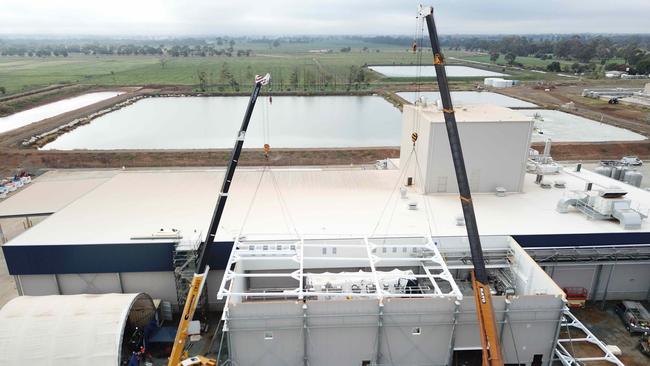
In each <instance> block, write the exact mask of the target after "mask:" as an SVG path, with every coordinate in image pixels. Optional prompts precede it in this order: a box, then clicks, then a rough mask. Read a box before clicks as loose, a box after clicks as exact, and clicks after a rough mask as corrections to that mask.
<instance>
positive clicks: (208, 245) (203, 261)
mask: <svg viewBox="0 0 650 366" xmlns="http://www.w3.org/2000/svg"><path fill="white" fill-rule="evenodd" d="M270 80H271V75H269V74H266V75H265V76H259V75H257V76H255V87H254V88H253V93H252V94H251V97H250V100H249V101H248V106H247V107H246V113H245V114H244V120H243V121H242V123H241V127H240V128H239V133H238V134H237V139H236V140H235V146H234V147H233V148H232V152H231V155H230V163H228V169H227V170H226V175H224V177H223V183H222V184H221V191H220V192H219V198H218V199H217V205H216V207H215V208H214V212H213V213H212V220H211V221H210V228H209V229H208V236H207V237H206V239H205V243H204V244H203V245H202V248H201V251H200V253H199V261H198V266H197V270H196V271H197V273H201V272H203V270H204V269H205V266H206V265H207V263H208V259H209V257H210V250H211V249H212V245H213V244H214V236H215V235H216V234H217V229H218V228H219V223H220V222H221V216H222V215H223V210H224V208H225V207H226V200H228V191H229V190H230V184H231V183H232V177H233V176H234V175H235V169H237V163H239V156H240V155H241V150H242V147H243V146H244V139H245V138H246V131H247V130H248V123H249V122H250V120H251V116H252V115H253V108H255V102H256V101H257V97H258V96H259V94H260V90H261V89H262V85H266V84H268V83H269V81H270Z"/></svg>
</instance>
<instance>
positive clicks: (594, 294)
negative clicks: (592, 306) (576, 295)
mask: <svg viewBox="0 0 650 366" xmlns="http://www.w3.org/2000/svg"><path fill="white" fill-rule="evenodd" d="M602 271H603V265H602V264H599V265H597V266H596V278H595V279H594V284H593V286H592V287H591V298H592V299H593V300H594V301H596V300H597V299H598V287H599V286H600V274H601V273H602Z"/></svg>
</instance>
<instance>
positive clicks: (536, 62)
mask: <svg viewBox="0 0 650 366" xmlns="http://www.w3.org/2000/svg"><path fill="white" fill-rule="evenodd" d="M455 57H456V56H455ZM457 57H458V58H462V59H464V60H470V61H478V62H486V63H492V62H491V61H490V55H487V54H473V55H464V56H463V55H460V56H457ZM553 61H558V62H559V63H560V65H562V66H571V65H572V64H574V63H575V61H567V60H560V59H546V60H542V59H539V58H537V57H521V56H517V58H516V59H515V62H518V63H521V64H522V65H524V66H526V67H537V68H546V66H547V65H548V64H550V63H551V62H553ZM593 62H595V63H597V64H599V63H600V61H599V60H593ZM607 62H608V63H610V62H615V63H623V62H624V60H623V59H611V60H608V61H607ZM496 64H497V65H506V64H507V62H506V60H505V58H504V55H499V58H498V59H497V60H496Z"/></svg>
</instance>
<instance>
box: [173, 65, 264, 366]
mask: <svg viewBox="0 0 650 366" xmlns="http://www.w3.org/2000/svg"><path fill="white" fill-rule="evenodd" d="M270 80H271V75H269V74H266V75H264V76H259V75H257V76H255V87H254V88H253V93H252V94H251V97H250V100H249V101H248V106H247V107H246V113H245V114H244V120H243V121H242V124H241V127H240V128H239V132H238V133H237V139H236V140H235V146H234V147H233V148H232V152H231V154H230V162H229V163H228V169H227V170H226V174H225V175H224V177H223V183H222V184H221V191H219V198H218V199H217V205H216V206H215V208H214V212H213V213H212V221H210V228H209V229H208V236H207V238H206V240H205V242H204V243H203V245H202V246H201V248H200V251H199V257H198V264H197V269H196V273H195V274H194V277H193V278H192V283H191V284H190V289H189V293H188V296H187V300H186V301H185V306H184V307H183V313H182V314H181V319H180V322H179V324H178V329H177V330H176V337H175V339H174V345H173V347H172V351H171V354H170V356H169V360H168V363H167V364H168V366H215V365H216V364H217V362H216V360H213V359H209V358H206V357H204V356H194V357H190V358H187V359H185V360H183V361H181V358H182V357H183V350H184V348H185V343H186V339H187V334H188V330H189V325H190V322H191V321H192V318H193V317H194V312H195V311H196V308H197V306H198V304H199V298H200V297H201V293H202V292H203V286H204V284H205V281H206V279H207V277H208V271H209V270H210V266H208V261H209V258H210V250H211V249H212V245H213V244H214V237H215V235H216V233H217V229H218V228H219V223H220V222H221V216H222V215H223V210H224V208H225V207H226V200H227V199H228V191H229V190H230V184H231V183H232V178H233V176H234V175H235V169H237V163H238V162H239V156H240V155H241V151H242V148H243V146H244V139H245V138H246V131H247V130H248V124H249V123H250V120H251V116H252V115H253V109H254V108H255V102H256V101H257V97H258V96H259V94H260V90H261V89H262V86H263V85H266V84H268V83H269V81H270ZM266 150H267V147H266V146H265V151H266ZM179 305H180V304H179Z"/></svg>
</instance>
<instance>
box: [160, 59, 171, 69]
mask: <svg viewBox="0 0 650 366" xmlns="http://www.w3.org/2000/svg"><path fill="white" fill-rule="evenodd" d="M168 61H169V60H167V59H166V58H161V59H159V60H158V62H159V63H160V68H161V69H164V68H165V67H166V66H167V62H168Z"/></svg>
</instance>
